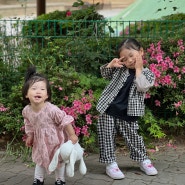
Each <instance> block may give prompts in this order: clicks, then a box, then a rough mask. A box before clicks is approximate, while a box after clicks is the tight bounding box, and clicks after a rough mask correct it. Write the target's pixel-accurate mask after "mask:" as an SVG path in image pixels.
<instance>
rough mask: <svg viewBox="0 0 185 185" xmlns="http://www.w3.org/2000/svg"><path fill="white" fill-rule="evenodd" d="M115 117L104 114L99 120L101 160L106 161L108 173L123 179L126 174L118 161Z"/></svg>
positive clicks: (110, 175) (115, 177)
mask: <svg viewBox="0 0 185 185" xmlns="http://www.w3.org/2000/svg"><path fill="white" fill-rule="evenodd" d="M114 121H115V120H114V118H113V117H112V116H109V115H107V114H103V115H101V116H100V117H99V120H98V125H97V128H98V138H99V145H100V162H102V163H106V174H107V175H108V176H109V177H111V178H112V179H123V178H124V177H125V176H124V174H123V173H122V172H121V170H120V169H119V167H118V165H117V163H116V156H115V136H116V127H115V122H114Z"/></svg>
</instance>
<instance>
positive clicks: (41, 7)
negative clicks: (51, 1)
mask: <svg viewBox="0 0 185 185" xmlns="http://www.w3.org/2000/svg"><path fill="white" fill-rule="evenodd" d="M45 13H46V0H37V17H38V16H39V15H42V14H45Z"/></svg>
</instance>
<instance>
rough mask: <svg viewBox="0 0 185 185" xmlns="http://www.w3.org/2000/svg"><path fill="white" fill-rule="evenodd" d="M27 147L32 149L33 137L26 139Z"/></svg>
mask: <svg viewBox="0 0 185 185" xmlns="http://www.w3.org/2000/svg"><path fill="white" fill-rule="evenodd" d="M26 146H27V147H32V146H33V136H27V138H26Z"/></svg>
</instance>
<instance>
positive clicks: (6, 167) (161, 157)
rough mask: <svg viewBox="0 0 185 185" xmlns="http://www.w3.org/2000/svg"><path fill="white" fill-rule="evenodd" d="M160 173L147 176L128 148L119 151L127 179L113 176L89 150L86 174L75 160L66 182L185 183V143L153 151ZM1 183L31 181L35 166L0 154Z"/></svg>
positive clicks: (49, 180)
mask: <svg viewBox="0 0 185 185" xmlns="http://www.w3.org/2000/svg"><path fill="white" fill-rule="evenodd" d="M150 157H151V159H152V160H153V162H154V164H155V167H156V168H157V169H158V171H159V174H158V175H157V176H147V175H145V174H144V173H142V172H141V171H140V169H139V167H138V165H137V163H136V162H133V161H132V160H131V159H130V158H129V156H128V153H127V152H122V154H121V153H119V155H118V163H119V166H120V169H121V170H122V171H123V172H124V173H125V176H126V177H125V179H123V180H112V179H111V178H109V177H108V176H107V175H106V174H105V168H104V165H102V164H100V163H99V162H98V154H89V155H88V156H87V157H86V158H85V162H86V165H87V169H88V171H87V174H86V175H84V176H82V175H81V174H80V173H79V172H78V170H77V169H78V163H76V171H75V176H74V177H73V178H69V177H67V178H66V182H67V183H66V184H67V185H184V184H185V147H184V146H182V145H181V146H177V148H173V147H169V146H163V147H161V148H159V151H158V152H155V153H151V154H150ZM0 158H1V159H0V185H32V183H33V182H32V181H33V174H34V167H27V165H26V164H25V163H23V162H21V160H12V159H11V158H10V157H7V158H3V156H2V154H0ZM45 185H54V175H53V174H51V175H48V176H46V179H45Z"/></svg>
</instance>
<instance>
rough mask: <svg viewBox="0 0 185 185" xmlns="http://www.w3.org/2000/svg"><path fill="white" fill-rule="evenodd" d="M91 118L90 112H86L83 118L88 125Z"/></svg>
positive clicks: (90, 122)
mask: <svg viewBox="0 0 185 185" xmlns="http://www.w3.org/2000/svg"><path fill="white" fill-rule="evenodd" d="M91 118H92V115H91V114H87V115H86V116H85V120H86V122H87V124H89V125H91V124H92V119H91Z"/></svg>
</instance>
